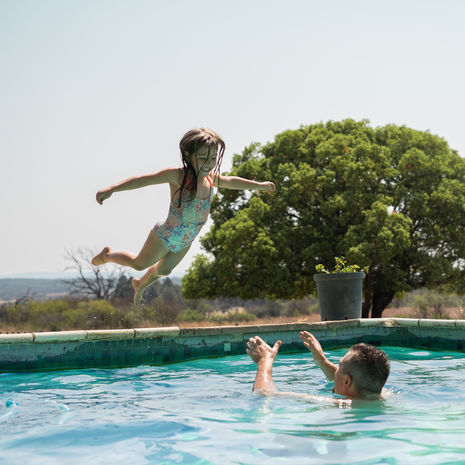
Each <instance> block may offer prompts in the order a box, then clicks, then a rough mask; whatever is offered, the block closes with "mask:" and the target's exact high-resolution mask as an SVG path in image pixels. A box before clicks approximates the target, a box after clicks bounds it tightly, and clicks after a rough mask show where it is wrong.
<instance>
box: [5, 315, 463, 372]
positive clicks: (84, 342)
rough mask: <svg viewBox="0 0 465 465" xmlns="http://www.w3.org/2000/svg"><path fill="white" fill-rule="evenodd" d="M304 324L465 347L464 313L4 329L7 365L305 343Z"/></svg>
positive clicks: (150, 361)
mask: <svg viewBox="0 0 465 465" xmlns="http://www.w3.org/2000/svg"><path fill="white" fill-rule="evenodd" d="M300 331H310V332H312V333H313V334H314V335H315V336H316V337H317V338H318V339H319V341H320V342H321V345H322V346H323V348H325V349H327V348H331V347H343V346H350V345H352V344H355V343H357V342H366V343H368V344H373V345H384V346H389V345H391V346H401V347H417V348H423V349H441V350H452V351H463V350H464V342H465V320H432V319H410V318H373V319H357V320H342V321H323V322H315V323H307V322H305V323H304V322H302V323H299V322H296V323H285V324H266V325H244V326H209V327H197V328H178V327H168V328H135V329H114V330H92V331H84V330H82V331H57V332H33V333H20V334H0V372H16V371H36V370H59V369H73V368H95V367H98V368H112V367H122V366H137V365H161V364H165V363H173V362H181V361H187V360H190V359H194V358H203V357H221V356H226V355H237V354H244V353H245V348H246V342H247V340H248V339H249V338H250V337H252V336H255V335H260V337H262V338H263V339H264V340H265V341H267V342H268V343H274V342H275V341H277V340H278V339H281V341H282V342H283V345H282V348H281V349H280V353H285V352H299V351H306V350H307V349H305V347H304V346H303V344H302V342H301V340H300V337H299V332H300Z"/></svg>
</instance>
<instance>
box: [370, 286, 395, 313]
mask: <svg viewBox="0 0 465 465" xmlns="http://www.w3.org/2000/svg"><path fill="white" fill-rule="evenodd" d="M394 294H395V292H394V291H389V292H379V291H376V290H375V292H374V293H373V307H372V309H371V318H381V316H382V314H383V310H384V309H385V308H386V307H387V306H388V305H389V304H390V303H391V302H392V299H393V298H394Z"/></svg>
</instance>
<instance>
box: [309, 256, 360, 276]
mask: <svg viewBox="0 0 465 465" xmlns="http://www.w3.org/2000/svg"><path fill="white" fill-rule="evenodd" d="M334 260H335V261H336V266H335V267H334V269H333V270H327V269H326V268H325V266H324V265H322V264H321V263H320V264H318V265H316V266H315V270H316V271H318V273H328V274H330V273H357V272H359V271H363V272H365V273H366V272H367V271H368V267H367V266H366V267H365V268H363V269H360V267H359V266H358V265H349V264H348V263H347V260H346V258H345V257H335V258H334Z"/></svg>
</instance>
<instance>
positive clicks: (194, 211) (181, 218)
mask: <svg viewBox="0 0 465 465" xmlns="http://www.w3.org/2000/svg"><path fill="white" fill-rule="evenodd" d="M207 180H208V182H209V183H210V195H209V196H208V198H206V199H197V198H195V197H194V198H193V199H192V200H183V201H182V202H181V206H180V207H177V205H175V204H174V203H173V202H171V204H170V211H169V213H168V217H167V218H166V220H165V222H164V223H157V224H156V225H155V227H154V228H153V230H154V231H155V233H156V234H157V235H158V237H159V238H160V239H161V240H162V241H163V242H164V243H165V244H166V245H167V247H168V249H169V250H170V252H173V253H176V252H179V251H180V250H182V249H184V248H186V247H188V246H189V245H191V244H192V241H193V240H194V239H195V238H196V237H197V235H198V234H199V232H200V230H201V229H202V226H203V225H204V224H205V223H206V222H207V219H208V213H209V212H210V205H211V202H212V198H213V183H212V182H211V180H210V178H209V177H207ZM177 203H178V202H177V201H176V204H177Z"/></svg>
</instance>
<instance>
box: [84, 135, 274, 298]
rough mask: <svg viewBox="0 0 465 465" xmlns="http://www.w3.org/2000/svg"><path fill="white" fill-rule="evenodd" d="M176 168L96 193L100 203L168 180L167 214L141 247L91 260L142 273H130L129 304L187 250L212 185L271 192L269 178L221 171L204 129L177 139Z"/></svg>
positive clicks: (213, 140)
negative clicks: (131, 292)
mask: <svg viewBox="0 0 465 465" xmlns="http://www.w3.org/2000/svg"><path fill="white" fill-rule="evenodd" d="M179 148H180V149H181V159H182V164H183V167H182V168H167V169H165V170H162V171H159V172H158V173H154V174H147V175H143V176H136V177H132V178H129V179H126V180H125V181H121V182H120V183H118V184H115V185H113V186H111V187H107V188H106V189H102V190H100V191H98V192H97V202H98V203H99V204H100V205H102V204H103V201H104V200H106V199H108V198H109V197H110V196H111V195H112V194H113V193H114V192H119V191H126V190H132V189H139V188H140V187H145V186H151V185H153V184H163V183H168V184H169V185H170V190H171V203H170V209H169V213H168V217H167V218H166V220H165V221H164V222H163V223H157V224H156V225H155V227H154V228H153V229H152V230H151V231H150V233H149V235H148V237H147V240H146V241H145V244H144V245H143V247H142V249H141V251H140V252H139V253H138V254H137V255H135V254H133V253H131V252H125V251H121V252H113V251H112V250H111V249H110V247H105V248H104V249H103V250H102V251H101V252H100V253H99V254H98V255H96V256H95V257H94V258H93V259H92V264H93V265H95V266H99V265H103V264H104V263H117V264H119V265H124V266H130V267H131V268H134V269H135V270H139V271H140V270H144V269H146V268H148V270H147V272H146V273H145V274H144V276H142V278H140V279H137V278H134V279H133V280H132V286H133V287H134V291H135V295H134V303H136V304H138V303H140V302H141V300H142V296H143V293H144V290H145V289H146V288H147V287H148V286H150V285H151V284H152V283H154V282H155V281H156V280H157V279H159V278H160V277H162V276H167V275H169V274H170V273H171V271H172V270H173V269H174V267H175V266H176V265H177V264H178V263H179V262H180V261H181V260H182V258H183V257H184V255H186V253H187V251H188V250H189V248H190V246H191V244H192V242H193V240H194V239H195V238H196V236H197V235H198V234H199V232H200V229H201V228H202V226H203V225H204V224H205V223H206V221H207V219H208V213H209V211H210V205H211V201H212V197H213V187H214V186H215V187H217V188H220V187H221V188H225V189H253V190H263V191H275V190H276V187H275V185H274V183H272V182H257V181H251V180H249V179H244V178H239V177H237V176H221V175H220V167H221V161H222V159H223V154H224V149H225V144H224V142H223V140H222V139H221V137H220V136H219V135H218V134H216V133H215V132H214V131H212V130H210V129H204V128H200V129H192V130H191V131H189V132H187V133H186V134H185V135H184V137H183V138H182V139H181V142H180V143H179Z"/></svg>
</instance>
